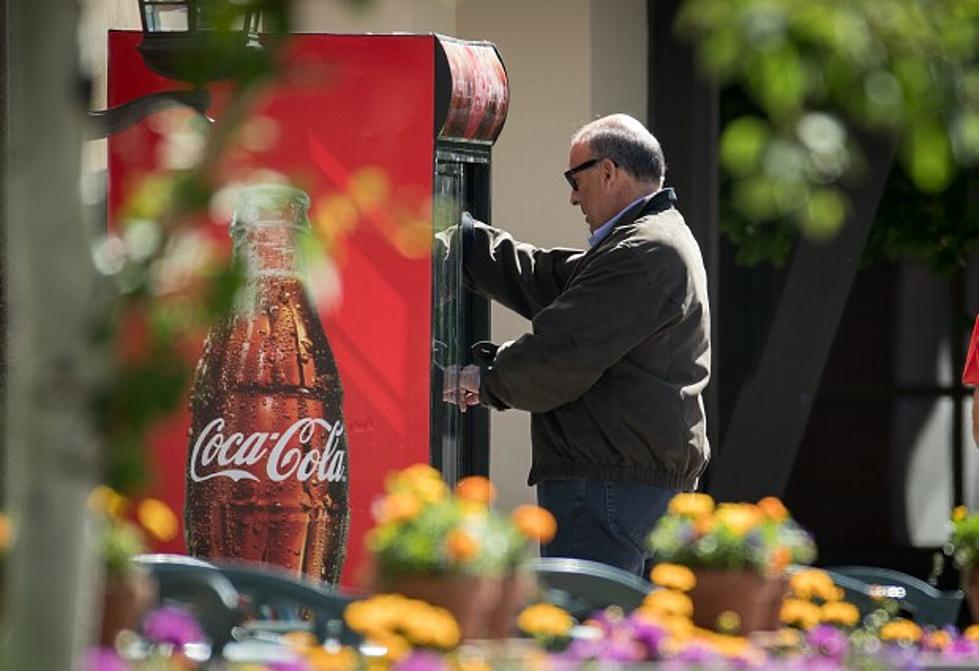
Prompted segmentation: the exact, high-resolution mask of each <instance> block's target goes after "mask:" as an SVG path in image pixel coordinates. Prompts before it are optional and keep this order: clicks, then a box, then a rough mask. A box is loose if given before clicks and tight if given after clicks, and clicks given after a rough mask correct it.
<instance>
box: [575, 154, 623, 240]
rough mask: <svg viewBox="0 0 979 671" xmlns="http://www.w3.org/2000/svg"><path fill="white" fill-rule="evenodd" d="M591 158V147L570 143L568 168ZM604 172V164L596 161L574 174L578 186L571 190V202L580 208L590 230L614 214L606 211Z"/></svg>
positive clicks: (592, 156)
mask: <svg viewBox="0 0 979 671" xmlns="http://www.w3.org/2000/svg"><path fill="white" fill-rule="evenodd" d="M593 158H596V157H595V156H594V155H593V154H592V151H591V147H589V146H588V144H587V143H584V142H579V143H577V144H574V145H571V153H570V155H569V156H568V169H569V170H570V169H571V168H574V167H576V166H580V165H581V164H582V163H585V162H586V161H589V160H591V159H593ZM604 172H605V170H604V166H603V165H602V164H601V163H597V164H595V165H593V166H591V167H589V168H586V169H584V170H581V171H579V172H576V173H575V174H574V181H575V183H576V184H577V185H578V188H577V189H572V191H571V204H572V205H576V206H578V207H579V208H580V209H581V213H582V214H583V215H585V222H586V223H587V224H588V228H589V229H590V230H591V231H592V232H594V231H595V229H597V228H598V227H599V226H601V225H602V224H604V223H605V222H606V220H608V218H609V217H611V216H612V214H615V213H614V212H612V213H607V212H606V209H608V208H607V202H606V201H607V197H606V194H605V193H604V185H603V177H604Z"/></svg>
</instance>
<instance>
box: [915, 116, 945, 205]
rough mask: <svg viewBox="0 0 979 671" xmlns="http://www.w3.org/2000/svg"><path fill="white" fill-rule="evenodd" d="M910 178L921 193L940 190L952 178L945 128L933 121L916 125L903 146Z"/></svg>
mask: <svg viewBox="0 0 979 671" xmlns="http://www.w3.org/2000/svg"><path fill="white" fill-rule="evenodd" d="M904 153H905V155H906V160H907V161H908V163H909V165H910V171H911V179H912V180H914V183H915V184H916V185H917V187H918V188H919V189H921V190H923V191H941V190H942V189H944V188H945V187H946V186H948V183H949V181H950V180H951V177H952V151H951V147H950V146H949V142H948V136H947V135H946V134H945V129H944V128H943V127H942V126H941V125H940V124H938V123H936V122H935V121H932V120H929V121H925V122H921V123H918V124H917V125H915V126H914V127H913V128H912V129H911V133H910V135H909V136H908V140H907V142H906V143H905V145H904Z"/></svg>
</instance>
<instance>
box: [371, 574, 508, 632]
mask: <svg viewBox="0 0 979 671" xmlns="http://www.w3.org/2000/svg"><path fill="white" fill-rule="evenodd" d="M500 582H501V579H500V578H488V577H483V576H475V575H465V574H461V573H446V574H439V573H409V572H405V573H397V574H388V575H383V576H378V577H377V578H376V579H375V584H374V590H373V591H374V592H375V593H382V592H394V593H396V594H401V595H403V596H406V597H409V598H412V599H419V600H421V601H424V602H426V603H430V604H432V605H433V606H441V607H442V608H445V609H446V610H448V611H449V612H450V613H452V615H453V617H455V619H456V622H458V623H459V631H460V633H461V634H462V638H463V639H467V638H480V637H482V636H484V635H485V632H486V630H487V626H488V623H489V620H490V613H491V612H492V610H493V608H494V606H495V605H496V601H497V595H498V594H499V592H500Z"/></svg>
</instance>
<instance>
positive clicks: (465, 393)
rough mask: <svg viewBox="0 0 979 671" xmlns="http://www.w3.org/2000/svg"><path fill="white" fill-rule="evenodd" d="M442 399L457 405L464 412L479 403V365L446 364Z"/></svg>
mask: <svg viewBox="0 0 979 671" xmlns="http://www.w3.org/2000/svg"><path fill="white" fill-rule="evenodd" d="M442 400H443V401H445V402H446V403H453V404H455V405H457V406H459V410H460V411H461V412H465V411H466V410H467V409H468V408H469V407H470V406H473V405H479V366H473V365H469V366H465V367H463V368H461V369H460V368H459V367H458V366H446V368H445V373H444V375H443V378H442Z"/></svg>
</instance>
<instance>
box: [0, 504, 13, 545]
mask: <svg viewBox="0 0 979 671" xmlns="http://www.w3.org/2000/svg"><path fill="white" fill-rule="evenodd" d="M13 539H14V532H13V528H12V527H11V525H10V518H9V517H7V516H6V515H4V514H3V513H0V553H3V552H5V551H6V550H7V548H9V547H10V546H11V544H12V543H13Z"/></svg>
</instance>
